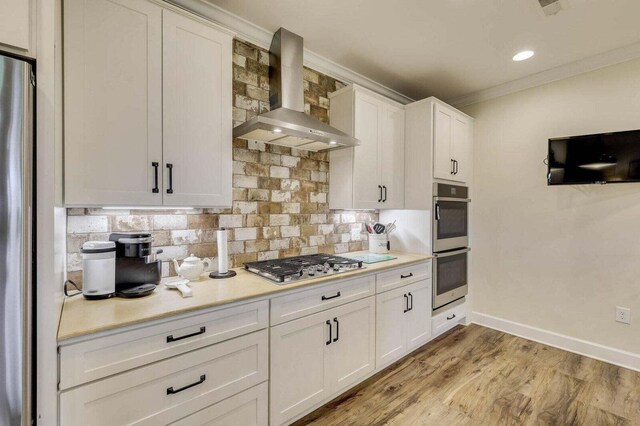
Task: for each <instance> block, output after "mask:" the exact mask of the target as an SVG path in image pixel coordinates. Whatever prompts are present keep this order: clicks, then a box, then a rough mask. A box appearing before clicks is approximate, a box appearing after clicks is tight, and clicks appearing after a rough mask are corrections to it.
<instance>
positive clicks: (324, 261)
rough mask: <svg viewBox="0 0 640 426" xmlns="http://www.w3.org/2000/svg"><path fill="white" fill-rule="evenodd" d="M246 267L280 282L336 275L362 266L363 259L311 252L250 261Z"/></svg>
mask: <svg viewBox="0 0 640 426" xmlns="http://www.w3.org/2000/svg"><path fill="white" fill-rule="evenodd" d="M244 267H245V269H246V270H248V271H250V272H253V273H255V274H258V275H261V276H263V277H265V278H268V279H270V280H272V281H275V282H277V283H279V284H286V283H288V282H291V281H299V280H303V279H310V278H317V277H321V276H326V275H334V274H339V273H343V272H347V271H350V270H354V269H360V268H362V267H363V266H362V261H359V260H355V259H349V258H347V257H342V256H335V255H329V254H310V255H306V256H295V257H287V258H284V259H274V260H264V261H261V262H250V263H247V264H245V265H244Z"/></svg>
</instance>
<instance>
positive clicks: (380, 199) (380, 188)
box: [378, 185, 382, 202]
mask: <svg viewBox="0 0 640 426" xmlns="http://www.w3.org/2000/svg"><path fill="white" fill-rule="evenodd" d="M378 189H379V190H380V198H378V202H380V201H382V186H380V185H378Z"/></svg>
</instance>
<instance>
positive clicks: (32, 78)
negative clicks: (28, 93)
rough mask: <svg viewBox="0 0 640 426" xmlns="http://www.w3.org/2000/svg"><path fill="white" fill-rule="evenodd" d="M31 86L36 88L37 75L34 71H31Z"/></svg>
mask: <svg viewBox="0 0 640 426" xmlns="http://www.w3.org/2000/svg"><path fill="white" fill-rule="evenodd" d="M31 85H32V86H33V87H36V74H35V73H34V72H33V71H31Z"/></svg>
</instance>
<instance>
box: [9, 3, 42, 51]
mask: <svg viewBox="0 0 640 426" xmlns="http://www.w3.org/2000/svg"><path fill="white" fill-rule="evenodd" d="M33 7H35V3H34V2H32V1H31V0H0V46H1V45H6V46H9V47H13V48H16V49H19V50H20V51H24V52H22V53H23V54H24V53H26V52H27V51H29V50H30V48H31V28H32V27H31V25H32V23H31V16H32V8H33ZM34 25H35V24H34Z"/></svg>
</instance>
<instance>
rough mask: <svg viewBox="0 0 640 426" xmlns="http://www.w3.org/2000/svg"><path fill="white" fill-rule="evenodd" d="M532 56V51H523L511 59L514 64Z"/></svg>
mask: <svg viewBox="0 0 640 426" xmlns="http://www.w3.org/2000/svg"><path fill="white" fill-rule="evenodd" d="M533 55H534V52H533V50H523V51H522V52H518V53H516V54H515V55H513V58H511V59H513V60H514V61H516V62H520V61H525V60H527V59H529V58H530V57H532V56H533Z"/></svg>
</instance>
